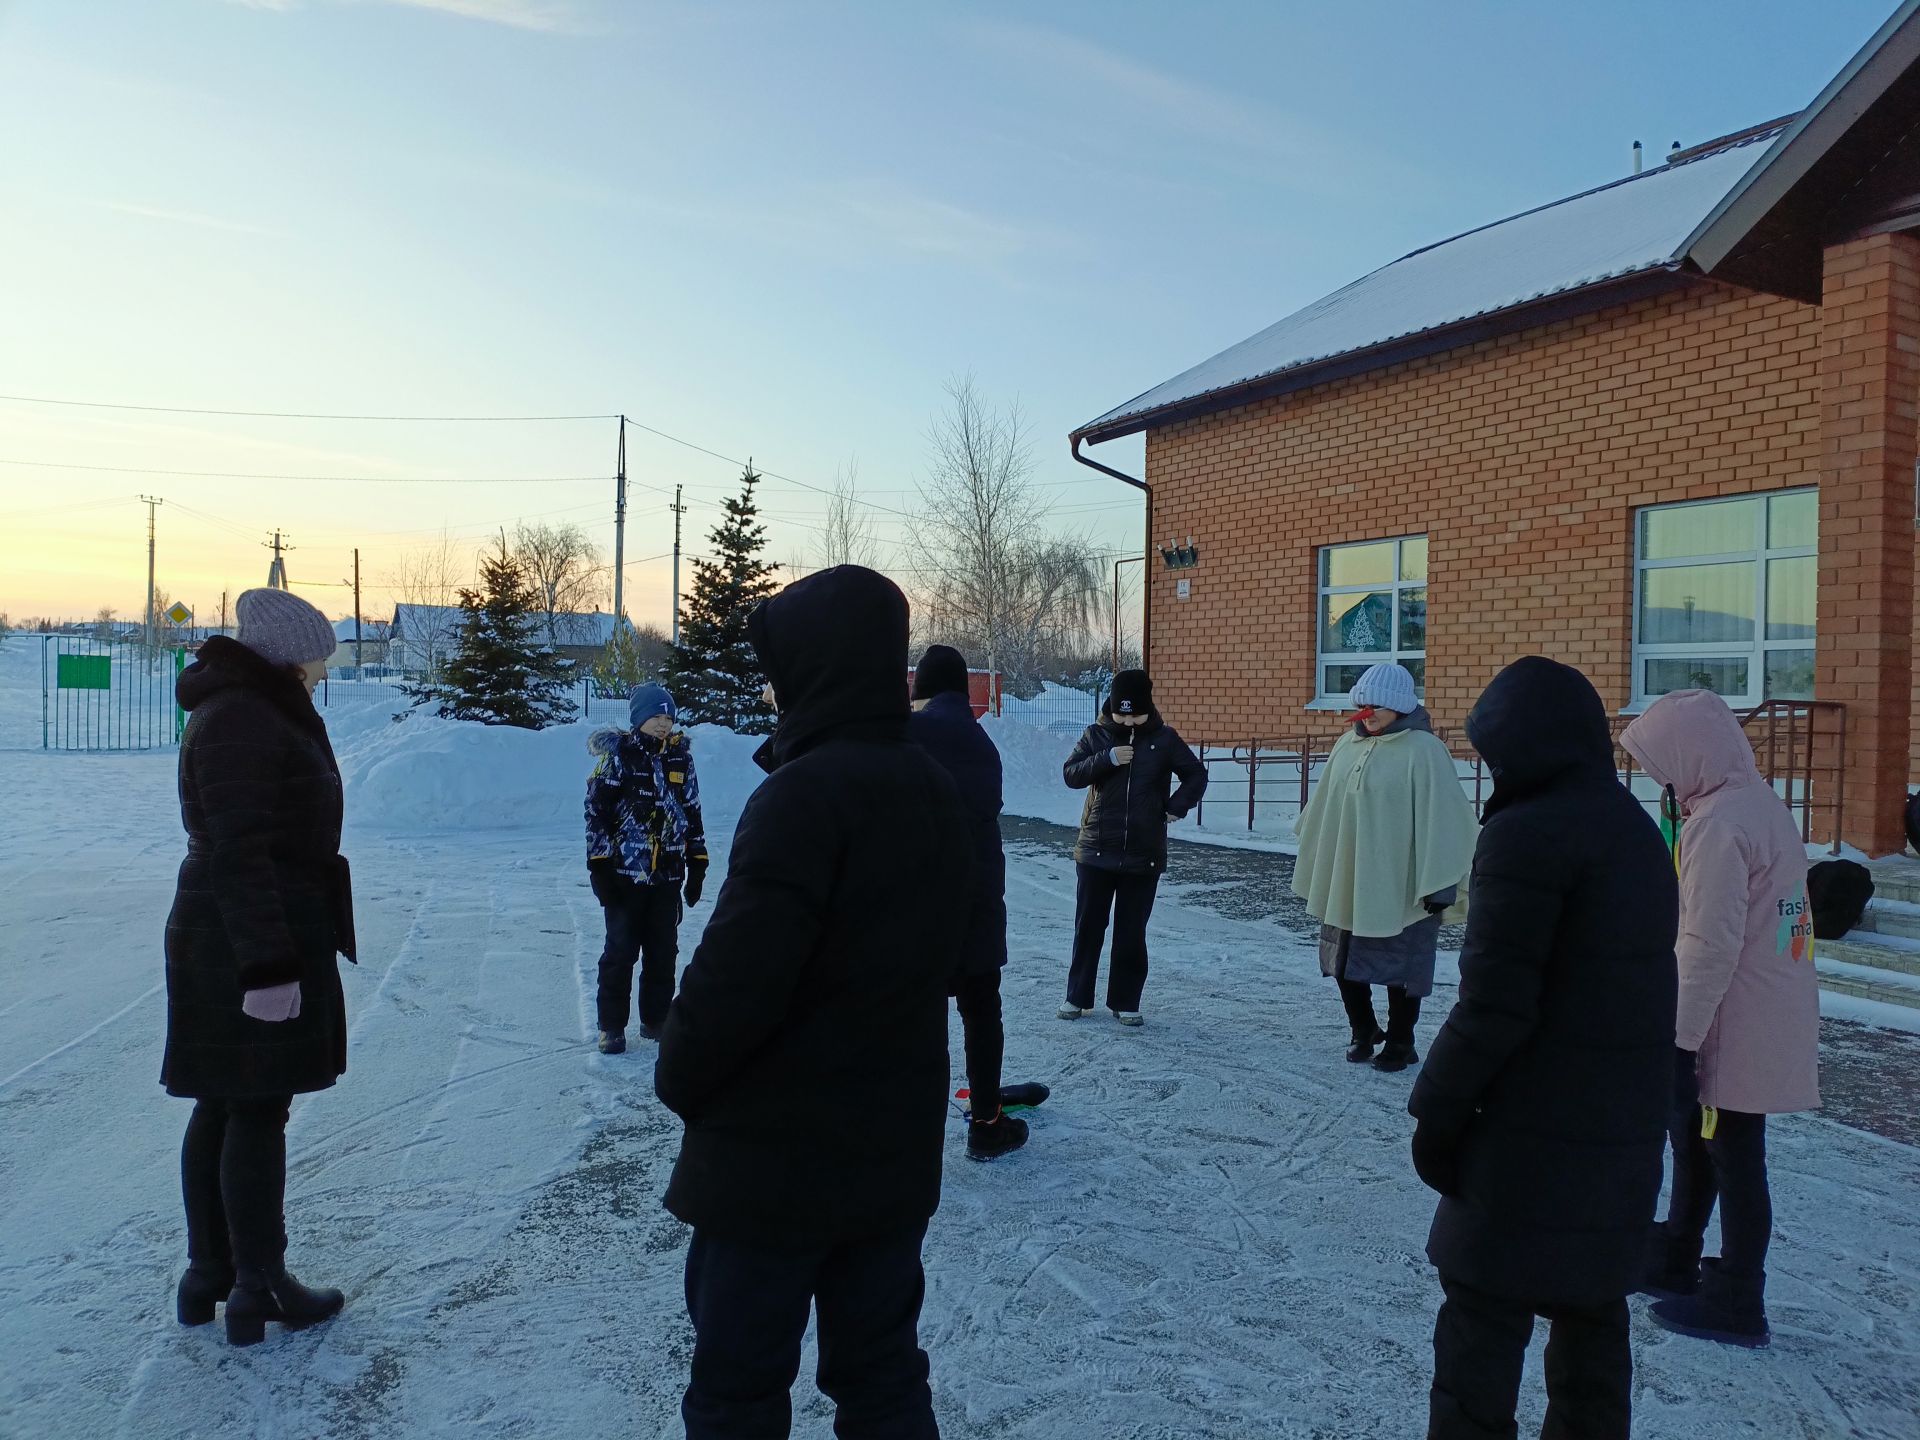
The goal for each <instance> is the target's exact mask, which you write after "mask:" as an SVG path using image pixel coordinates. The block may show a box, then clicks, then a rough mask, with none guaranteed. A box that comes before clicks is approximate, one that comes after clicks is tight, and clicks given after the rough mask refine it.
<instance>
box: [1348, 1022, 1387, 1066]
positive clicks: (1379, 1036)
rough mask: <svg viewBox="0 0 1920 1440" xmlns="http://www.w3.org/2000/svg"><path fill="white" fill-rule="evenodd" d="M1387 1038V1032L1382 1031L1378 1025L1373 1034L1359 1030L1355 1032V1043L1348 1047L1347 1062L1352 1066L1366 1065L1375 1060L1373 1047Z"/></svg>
mask: <svg viewBox="0 0 1920 1440" xmlns="http://www.w3.org/2000/svg"><path fill="white" fill-rule="evenodd" d="M1386 1038H1387V1032H1386V1031H1384V1030H1382V1029H1381V1028H1380V1027H1379V1026H1378V1025H1376V1026H1374V1027H1373V1030H1372V1032H1371V1033H1369V1034H1363V1033H1362V1032H1360V1031H1358V1030H1356V1031H1354V1032H1353V1043H1352V1044H1350V1045H1348V1046H1347V1062H1348V1063H1349V1064H1351V1065H1364V1064H1366V1063H1367V1061H1369V1060H1371V1059H1373V1047H1374V1046H1376V1045H1378V1044H1380V1043H1381V1042H1383V1041H1384V1040H1385V1039H1386Z"/></svg>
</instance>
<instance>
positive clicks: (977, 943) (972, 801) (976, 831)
mask: <svg viewBox="0 0 1920 1440" xmlns="http://www.w3.org/2000/svg"><path fill="white" fill-rule="evenodd" d="M907 736H908V738H909V739H911V740H912V741H913V742H914V743H915V744H916V745H918V746H919V747H920V748H921V749H922V750H925V751H926V752H927V753H928V754H929V755H931V756H933V758H934V759H936V760H938V761H939V762H940V763H941V765H943V766H944V767H945V768H946V771H947V773H948V774H949V775H951V776H952V777H953V783H954V784H955V785H956V786H958V787H959V790H960V804H961V806H962V807H963V808H964V809H965V811H966V819H967V834H968V836H969V837H970V839H971V841H972V845H973V894H972V895H971V896H970V897H969V899H968V902H967V913H966V917H965V919H964V920H963V921H961V922H960V923H961V924H962V925H963V926H964V929H965V932H966V941H965V944H964V946H963V947H962V951H961V957H960V970H959V973H958V974H956V975H955V976H954V979H953V999H954V1007H955V1008H956V1009H957V1010H959V1012H960V1026H961V1031H962V1033H963V1035H964V1036H965V1039H966V1049H967V1087H968V1091H969V1096H970V1106H971V1114H970V1115H969V1117H968V1123H967V1156H968V1158H969V1159H973V1160H992V1159H994V1158H996V1157H997V1156H1000V1155H1004V1154H1006V1153H1007V1152H1008V1151H1010V1150H1017V1149H1019V1148H1020V1147H1021V1146H1022V1145H1024V1144H1026V1143H1027V1122H1026V1121H1024V1120H1022V1119H1020V1118H1019V1117H1018V1116H1017V1115H1009V1114H1006V1113H1005V1111H1004V1109H1003V1107H1004V1106H1008V1105H1017V1106H1020V1107H1022V1108H1027V1107H1031V1106H1034V1105H1038V1104H1040V1103H1042V1102H1043V1101H1044V1100H1045V1099H1046V1098H1047V1095H1048V1093H1049V1092H1048V1090H1047V1087H1046V1086H1044V1085H1041V1084H1037V1083H1026V1084H1020V1085H1005V1086H1003V1085H1002V1084H1001V1083H1000V1073H1001V1063H1002V1061H1003V1060H1004V1058H1005V1054H1006V1033H1005V1031H1004V1029H1003V1028H1002V1024H1001V1014H1000V971H1001V970H1002V969H1003V968H1004V967H1005V966H1006V963H1007V857H1006V853H1005V851H1003V850H1002V849H1001V845H1000V807H1001V788H1002V785H1001V770H1000V751H999V749H998V747H996V746H995V745H994V743H993V741H992V740H991V739H989V738H988V737H987V732H986V731H984V730H982V729H981V728H980V721H979V719H978V717H977V716H975V715H974V713H973V698H972V695H971V692H970V686H969V682H968V677H967V661H966V657H965V656H963V655H962V654H961V653H960V652H959V651H958V650H955V649H954V648H953V647H952V646H951V645H930V646H928V647H927V653H926V654H924V655H922V656H921V657H920V663H919V665H917V666H916V667H915V668H914V672H913V715H912V716H911V717H910V718H909V719H908V721H907ZM933 923H936V924H938V923H945V920H944V919H942V920H936V921H934V922H933Z"/></svg>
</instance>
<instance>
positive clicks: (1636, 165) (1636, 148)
mask: <svg viewBox="0 0 1920 1440" xmlns="http://www.w3.org/2000/svg"><path fill="white" fill-rule="evenodd" d="M1640 157H1641V150H1640V142H1639V141H1638V140H1636V141H1634V142H1633V173H1634V174H1636V175H1638V174H1639V173H1640Z"/></svg>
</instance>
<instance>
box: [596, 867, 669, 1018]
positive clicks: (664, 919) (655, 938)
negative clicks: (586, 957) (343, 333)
mask: <svg viewBox="0 0 1920 1440" xmlns="http://www.w3.org/2000/svg"><path fill="white" fill-rule="evenodd" d="M598 888H599V891H600V894H601V902H600V903H601V904H602V905H603V906H604V907H605V909H606V917H607V944H606V948H605V949H603V950H602V951H601V952H600V995H599V1011H600V1028H601V1029H602V1030H624V1029H626V1028H627V1017H628V1016H629V1015H630V1014H631V1013H632V1007H633V966H634V962H635V961H636V960H637V961H639V963H640V1023H641V1024H642V1025H664V1024H666V1023H667V1011H668V1010H669V1009H670V1008H672V1006H673V987H674V982H675V980H676V978H677V975H678V966H679V961H680V887H679V886H678V885H675V884H672V883H662V884H659V885H640V884H636V883H635V882H634V881H632V880H629V879H627V877H626V876H624V875H613V876H609V877H607V878H606V880H605V881H604V882H603V883H602V885H601V886H600V887H598Z"/></svg>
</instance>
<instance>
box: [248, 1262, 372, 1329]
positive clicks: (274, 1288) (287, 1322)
mask: <svg viewBox="0 0 1920 1440" xmlns="http://www.w3.org/2000/svg"><path fill="white" fill-rule="evenodd" d="M346 1303H347V1297H346V1296H344V1295H342V1294H341V1293H340V1292H339V1291H338V1290H309V1289H308V1288H307V1287H306V1286H304V1285H302V1284H301V1283H300V1282H299V1281H298V1280H296V1279H294V1278H293V1276H291V1275H289V1274H288V1273H287V1272H286V1271H285V1270H279V1271H266V1270H241V1271H240V1272H239V1273H238V1274H237V1275H236V1276H235V1277H234V1282H233V1293H232V1294H231V1295H229V1296H228V1297H227V1343H228V1344H230V1345H258V1344H259V1343H260V1342H261V1341H262V1340H264V1339H265V1338H266V1334H267V1322H268V1321H269V1320H272V1321H274V1322H276V1323H278V1324H281V1325H284V1326H286V1327H287V1329H289V1330H304V1329H306V1328H307V1327H308V1326H309V1325H318V1324H320V1323H321V1321H323V1320H331V1319H332V1318H333V1317H334V1316H336V1315H338V1314H339V1313H340V1311H341V1309H342V1307H344V1306H345V1305H346Z"/></svg>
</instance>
